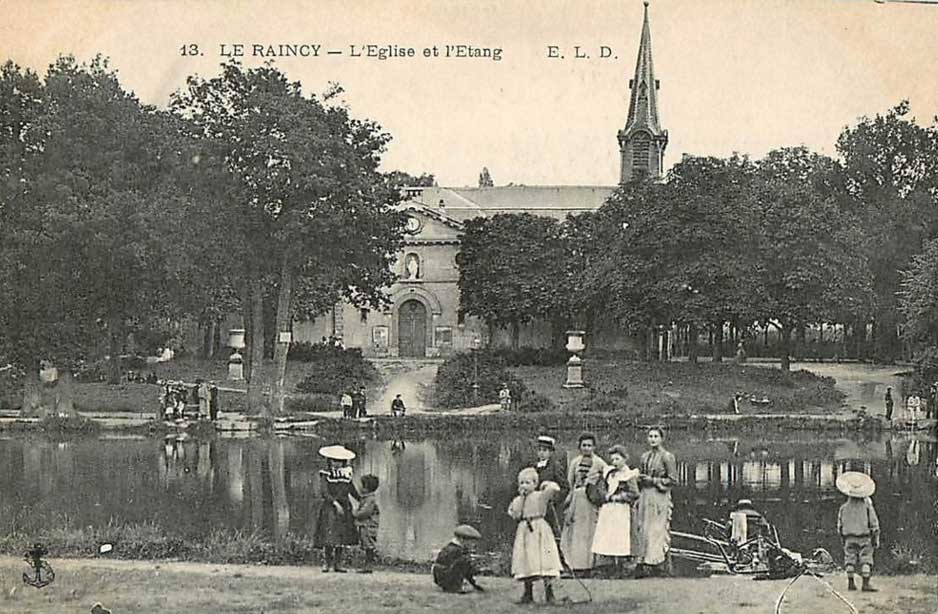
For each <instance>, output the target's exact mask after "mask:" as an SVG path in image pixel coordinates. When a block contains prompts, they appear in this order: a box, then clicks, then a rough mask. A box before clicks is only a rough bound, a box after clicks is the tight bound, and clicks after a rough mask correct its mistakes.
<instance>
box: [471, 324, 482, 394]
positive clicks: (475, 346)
mask: <svg viewBox="0 0 938 614" xmlns="http://www.w3.org/2000/svg"><path fill="white" fill-rule="evenodd" d="M480 347H482V339H481V338H480V337H479V335H477V334H476V335H473V336H472V404H473V405H474V406H478V405H479V348H480Z"/></svg>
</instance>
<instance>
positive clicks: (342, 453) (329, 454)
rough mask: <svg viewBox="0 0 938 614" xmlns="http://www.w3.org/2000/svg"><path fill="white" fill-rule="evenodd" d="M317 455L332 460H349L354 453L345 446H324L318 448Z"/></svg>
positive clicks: (353, 456)
mask: <svg viewBox="0 0 938 614" xmlns="http://www.w3.org/2000/svg"><path fill="white" fill-rule="evenodd" d="M319 455H320V456H325V457H326V458H331V459H332V460H344V461H350V460H352V459H353V458H355V453H354V452H352V451H351V450H349V449H348V448H346V447H345V446H326V447H324V448H319Z"/></svg>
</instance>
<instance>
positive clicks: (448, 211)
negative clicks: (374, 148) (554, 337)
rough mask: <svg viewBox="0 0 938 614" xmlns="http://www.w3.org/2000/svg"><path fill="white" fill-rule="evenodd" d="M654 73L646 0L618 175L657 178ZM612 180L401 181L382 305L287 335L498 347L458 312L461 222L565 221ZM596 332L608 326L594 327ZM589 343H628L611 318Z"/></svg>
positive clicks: (370, 350) (397, 352) (340, 312)
mask: <svg viewBox="0 0 938 614" xmlns="http://www.w3.org/2000/svg"><path fill="white" fill-rule="evenodd" d="M658 87H659V83H658V80H657V79H655V74H654V65H653V63H652V57H651V31H650V28H649V24H648V3H647V2H646V3H645V15H644V22H643V24H642V34H641V40H640V43H639V48H638V60H637V62H636V65H635V75H634V77H633V78H632V79H631V80H630V81H629V88H630V90H631V96H630V100H629V112H628V117H627V119H626V122H625V126H624V127H623V128H622V130H620V131H619V132H618V135H617V137H618V142H619V152H620V160H621V170H620V175H619V182H620V183H626V182H629V181H632V180H637V179H641V178H645V177H653V178H660V177H661V176H662V172H663V167H664V151H665V148H666V147H667V145H668V132H667V130H662V129H661V124H660V121H659V117H658ZM616 187H617V186H614V185H610V186H520V185H519V186H516V185H509V186H494V187H478V188H474V187H466V188H446V187H429V188H408V189H407V198H406V200H405V201H404V202H402V203H401V205H400V208H401V209H402V210H403V211H404V212H405V213H406V215H407V227H406V237H405V241H404V248H403V250H402V252H401V253H400V255H399V257H398V259H397V262H396V263H395V273H396V274H397V281H396V282H395V283H394V284H393V285H392V286H391V288H390V289H389V292H388V294H389V296H390V298H391V306H390V308H389V309H388V310H386V311H384V312H375V311H365V310H360V309H357V308H356V307H354V306H353V305H350V304H346V303H340V304H337V305H336V306H335V307H334V308H333V309H332V310H331V311H330V312H328V313H327V314H326V315H324V316H321V317H319V318H317V319H316V320H313V321H297V322H294V324H293V338H294V340H296V341H307V342H314V343H315V342H318V341H320V340H321V339H322V338H324V337H325V338H328V337H336V338H338V339H341V340H342V342H343V343H344V344H345V346H346V347H357V348H361V349H362V352H363V354H364V355H365V356H369V357H402V358H433V357H439V356H446V355H448V354H450V353H453V352H457V351H462V350H468V349H471V348H473V347H480V346H482V345H486V344H488V343H489V342H490V341H491V342H492V343H494V344H496V345H507V344H508V343H509V333H508V331H503V330H488V327H487V326H486V325H485V324H484V323H483V322H482V321H481V320H479V319H477V318H473V317H465V318H462V317H460V315H459V288H458V287H457V281H458V279H459V270H458V268H457V266H456V256H457V254H458V253H459V244H460V235H461V233H462V229H463V223H464V222H465V221H466V220H468V219H471V218H475V217H479V216H492V215H496V214H500V213H530V214H533V215H546V216H550V217H554V218H558V219H564V218H566V217H567V216H568V215H576V214H578V213H582V212H584V211H593V210H596V209H598V208H600V207H601V206H602V205H603V204H604V203H605V202H606V200H607V199H608V198H609V196H611V195H612V193H613V192H614V191H615V190H616ZM600 326H602V327H603V328H604V329H605V328H607V325H602V324H600ZM588 333H589V334H590V339H591V340H592V341H591V345H592V346H593V347H602V348H603V349H624V348H627V347H634V342H633V341H632V340H631V339H629V338H628V337H627V336H626V335H625V334H624V333H622V331H619V330H617V327H615V326H614V325H613V324H611V323H609V324H608V330H594V331H588ZM550 339H551V332H550V328H549V326H548V325H547V324H546V323H538V322H534V323H532V324H530V325H528V326H525V327H522V329H521V338H520V344H521V346H534V347H544V346H547V345H549V344H550Z"/></svg>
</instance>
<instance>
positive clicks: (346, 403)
mask: <svg viewBox="0 0 938 614" xmlns="http://www.w3.org/2000/svg"><path fill="white" fill-rule="evenodd" d="M339 405H341V406H342V417H343V418H351V417H352V415H353V413H352V407H354V402H353V400H352V395H351V394H349V392H348V391H347V390H346V391H345V392H343V393H342V398H341V399H340V400H339Z"/></svg>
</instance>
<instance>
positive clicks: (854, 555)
mask: <svg viewBox="0 0 938 614" xmlns="http://www.w3.org/2000/svg"><path fill="white" fill-rule="evenodd" d="M837 490H839V491H840V492H842V493H843V494H845V495H847V501H846V502H845V503H844V504H843V505H841V506H840V510H839V511H838V512H837V532H838V533H839V534H840V536H841V537H842V538H843V540H844V567H845V568H846V571H847V590H851V591H855V590H857V585H856V584H855V583H854V581H853V573H854V570H855V569H856V566H857V565H858V564H859V565H860V576H861V577H862V579H863V587H862V589H861V590H863V591H866V592H868V593H875V592H876V589H875V588H873V587H872V586H871V585H870V576H871V575H872V573H873V551H874V550H875V549H876V548H879V518H877V516H876V510H875V509H874V508H873V500H872V499H870V497H871V496H872V495H873V492H875V490H876V483H875V482H874V481H873V478H871V477H870V476H868V475H866V474H865V473H860V472H858V471H847V472H845V473H842V474H840V477H838V478H837Z"/></svg>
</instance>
